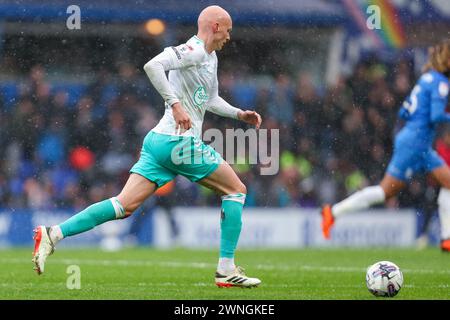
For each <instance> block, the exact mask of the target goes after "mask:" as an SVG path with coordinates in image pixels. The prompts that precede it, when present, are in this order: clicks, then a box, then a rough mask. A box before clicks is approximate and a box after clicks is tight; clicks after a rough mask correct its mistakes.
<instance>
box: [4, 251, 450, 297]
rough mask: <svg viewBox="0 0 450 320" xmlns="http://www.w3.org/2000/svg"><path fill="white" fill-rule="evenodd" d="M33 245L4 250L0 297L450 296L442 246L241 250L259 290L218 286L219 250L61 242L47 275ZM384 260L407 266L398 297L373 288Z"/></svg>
mask: <svg viewBox="0 0 450 320" xmlns="http://www.w3.org/2000/svg"><path fill="white" fill-rule="evenodd" d="M31 251H32V248H31V247H30V248H20V249H8V250H0V265H1V269H0V299H20V300H22V299H58V300H60V299H120V300H123V299H150V300H167V299H169V300H194V299H195V300H197V299H200V300H202V299H206V300H234V299H238V300H247V299H252V300H254V299H256V300H262V299H264V300H283V299H289V300H322V299H327V300H342V299H345V300H370V299H372V300H373V299H395V300H402V299H408V300H410V299H423V300H444V299H446V300H448V299H450V268H449V266H450V254H447V253H442V252H441V251H440V250H439V249H438V248H429V249H427V250H424V251H415V250H414V249H375V248H366V249H343V248H340V249H299V250H239V252H238V253H237V256H236V261H237V262H238V264H239V265H241V266H243V267H244V268H245V269H246V272H247V274H248V275H249V276H254V277H258V278H260V279H261V280H262V284H261V285H260V286H259V287H258V288H253V289H241V288H217V287H216V286H215V285H214V272H215V268H216V262H217V251H214V250H188V249H171V250H155V249H151V248H133V249H124V250H121V251H117V252H103V251H101V250H98V249H60V250H57V251H56V252H55V254H54V255H52V256H51V257H49V259H48V260H47V264H46V266H45V273H44V274H43V275H41V276H37V275H36V273H35V272H34V271H33V270H32V268H33V264H32V262H31ZM379 260H390V261H392V262H394V263H396V264H397V265H398V266H399V267H400V268H401V269H402V271H403V275H404V285H403V287H402V289H401V291H400V292H399V294H398V295H397V296H396V297H394V298H376V297H374V296H372V295H371V294H370V293H369V292H368V291H367V288H366V284H365V271H366V268H367V267H368V266H369V265H370V264H372V263H374V262H376V261H379ZM70 265H77V266H79V268H80V274H81V278H80V283H81V288H80V289H72V290H70V289H68V288H67V280H68V277H69V276H71V274H68V273H67V271H68V267H69V266H70Z"/></svg>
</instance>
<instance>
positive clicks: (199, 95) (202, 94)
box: [194, 86, 209, 107]
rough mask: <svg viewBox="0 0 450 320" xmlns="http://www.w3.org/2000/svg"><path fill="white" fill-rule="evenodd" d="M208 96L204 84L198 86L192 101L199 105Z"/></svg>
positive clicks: (206, 99)
mask: <svg viewBox="0 0 450 320" xmlns="http://www.w3.org/2000/svg"><path fill="white" fill-rule="evenodd" d="M208 99H209V97H208V94H207V93H206V89H205V87H204V86H200V87H198V88H197V90H195V92H194V103H195V104H196V105H197V106H198V107H201V106H202V105H203V104H204V103H205V102H206V101H208Z"/></svg>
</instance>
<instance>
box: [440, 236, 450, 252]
mask: <svg viewBox="0 0 450 320" xmlns="http://www.w3.org/2000/svg"><path fill="white" fill-rule="evenodd" d="M441 250H442V251H444V252H450V239H445V240H442V241H441Z"/></svg>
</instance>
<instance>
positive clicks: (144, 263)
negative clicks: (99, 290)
mask: <svg viewBox="0 0 450 320" xmlns="http://www.w3.org/2000/svg"><path fill="white" fill-rule="evenodd" d="M3 263H10V264H26V263H31V259H30V260H27V259H18V258H4V259H0V264H3ZM48 263H50V264H52V263H54V264H78V265H83V264H84V265H91V266H136V267H151V266H160V267H170V268H194V269H212V268H215V267H216V266H217V264H215V263H204V262H180V261H148V260H123V259H118V260H104V259H52V258H50V259H49V260H48ZM254 267H255V268H256V269H258V270H268V271H299V270H300V271H312V272H316V271H320V272H344V273H345V272H365V271H366V268H354V267H340V266H336V267H326V266H325V267H320V266H311V265H297V266H292V265H291V266H286V265H273V264H257V265H254ZM401 270H402V271H403V272H405V273H419V274H450V269H444V270H442V269H441V270H433V269H401Z"/></svg>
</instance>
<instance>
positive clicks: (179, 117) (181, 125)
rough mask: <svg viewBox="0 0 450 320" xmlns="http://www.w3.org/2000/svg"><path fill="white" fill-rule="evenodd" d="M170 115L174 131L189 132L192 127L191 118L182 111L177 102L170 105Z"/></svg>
mask: <svg viewBox="0 0 450 320" xmlns="http://www.w3.org/2000/svg"><path fill="white" fill-rule="evenodd" d="M172 114H173V118H174V119H175V123H176V127H175V129H177V131H178V130H180V132H181V133H182V132H184V131H186V130H189V129H190V128H191V127H192V123H191V118H189V115H188V114H187V112H186V110H184V108H183V106H182V105H181V103H179V102H175V103H174V104H173V105H172Z"/></svg>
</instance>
